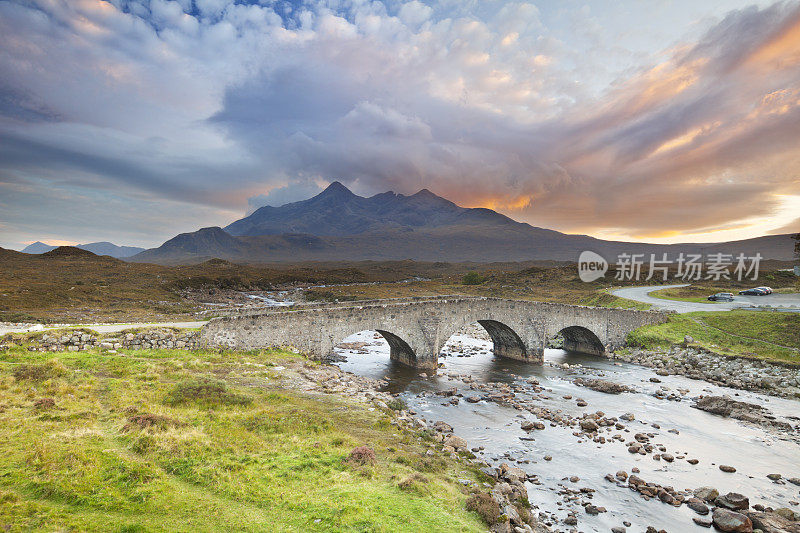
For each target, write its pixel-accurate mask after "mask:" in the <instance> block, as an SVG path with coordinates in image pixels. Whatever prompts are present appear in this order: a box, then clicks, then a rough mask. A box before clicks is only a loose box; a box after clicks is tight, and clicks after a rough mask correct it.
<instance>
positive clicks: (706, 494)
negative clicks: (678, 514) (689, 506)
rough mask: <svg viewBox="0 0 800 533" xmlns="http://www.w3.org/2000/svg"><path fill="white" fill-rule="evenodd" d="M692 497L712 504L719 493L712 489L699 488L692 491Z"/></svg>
mask: <svg viewBox="0 0 800 533" xmlns="http://www.w3.org/2000/svg"><path fill="white" fill-rule="evenodd" d="M694 495H695V497H696V498H700V499H701V500H705V501H707V502H713V501H714V500H716V499H717V496H719V491H718V490H717V489H715V488H714V487H700V488H699V489H694Z"/></svg>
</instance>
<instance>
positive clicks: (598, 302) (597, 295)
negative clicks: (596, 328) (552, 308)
mask: <svg viewBox="0 0 800 533" xmlns="http://www.w3.org/2000/svg"><path fill="white" fill-rule="evenodd" d="M575 303H576V304H577V305H590V306H593V307H615V308H618V309H638V310H640V311H647V310H649V309H650V307H651V306H650V304H647V303H643V302H636V301H634V300H628V299H626V298H619V297H618V296H614V295H613V294H611V293H609V292H607V291H596V292H594V293H592V294H590V295H589V296H585V297H583V298H580V299H579V300H578V301H577V302H575Z"/></svg>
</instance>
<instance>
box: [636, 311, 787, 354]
mask: <svg viewBox="0 0 800 533" xmlns="http://www.w3.org/2000/svg"><path fill="white" fill-rule="evenodd" d="M627 345H628V346H631V347H635V348H640V349H644V350H649V351H653V352H664V351H670V350H672V349H673V347H675V346H678V345H686V346H690V347H693V348H696V349H702V350H705V351H706V352H709V353H716V354H719V355H721V356H735V357H740V358H743V359H751V360H753V359H756V360H764V361H767V362H775V363H780V364H788V365H797V366H800V313H780V312H774V311H738V310H737V311H721V312H693V313H685V314H673V315H670V317H669V320H667V322H665V323H663V324H657V325H653V326H644V327H642V328H639V329H637V330H636V331H633V332H632V333H630V334H629V335H628V339H627Z"/></svg>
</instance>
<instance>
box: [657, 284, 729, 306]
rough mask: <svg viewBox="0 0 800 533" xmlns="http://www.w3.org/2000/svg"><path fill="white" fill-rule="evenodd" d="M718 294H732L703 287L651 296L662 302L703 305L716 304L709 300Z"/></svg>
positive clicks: (679, 288)
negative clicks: (671, 301) (676, 301)
mask: <svg viewBox="0 0 800 533" xmlns="http://www.w3.org/2000/svg"><path fill="white" fill-rule="evenodd" d="M718 292H730V291H724V290H714V289H705V288H702V287H677V288H673V289H661V290H660V291H653V292H651V293H650V296H652V297H654V298H661V299H662V300H678V301H681V302H693V303H701V304H716V303H719V302H714V301H711V300H709V299H708V297H709V296H711V295H712V294H716V293H718Z"/></svg>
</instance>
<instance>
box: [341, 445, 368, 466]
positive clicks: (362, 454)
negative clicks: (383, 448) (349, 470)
mask: <svg viewBox="0 0 800 533" xmlns="http://www.w3.org/2000/svg"><path fill="white" fill-rule="evenodd" d="M347 462H348V463H350V464H354V465H361V466H363V465H368V464H369V465H371V464H375V451H374V450H373V449H372V448H370V447H369V446H358V447H356V448H353V451H352V452H350V455H348V456H347Z"/></svg>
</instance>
